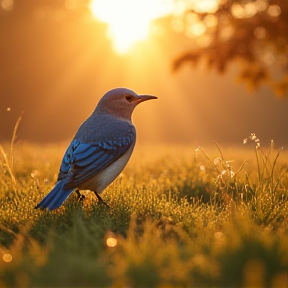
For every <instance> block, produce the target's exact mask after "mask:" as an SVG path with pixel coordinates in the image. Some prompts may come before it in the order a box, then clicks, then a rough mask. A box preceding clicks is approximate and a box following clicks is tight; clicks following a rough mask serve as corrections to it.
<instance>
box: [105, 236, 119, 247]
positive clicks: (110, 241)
mask: <svg viewBox="0 0 288 288" xmlns="http://www.w3.org/2000/svg"><path fill="white" fill-rule="evenodd" d="M106 245H107V246H108V247H115V246H116V245H117V239H116V238H114V237H109V238H107V239H106Z"/></svg>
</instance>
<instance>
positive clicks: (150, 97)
mask: <svg viewBox="0 0 288 288" xmlns="http://www.w3.org/2000/svg"><path fill="white" fill-rule="evenodd" d="M138 99H139V100H138V102H139V103H140V102H143V101H147V100H152V99H157V97H156V96H152V95H138Z"/></svg>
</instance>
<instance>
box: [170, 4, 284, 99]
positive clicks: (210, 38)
mask: <svg viewBox="0 0 288 288" xmlns="http://www.w3.org/2000/svg"><path fill="white" fill-rule="evenodd" d="M200 2H201V1H198V3H200ZM210 2H211V1H210ZM195 20H197V21H195ZM174 21H176V24H175V25H179V23H180V24H181V21H182V25H184V27H185V31H186V34H188V35H189V31H190V34H193V35H194V38H195V40H196V43H197V46H195V47H196V48H195V49H192V50H190V51H187V52H185V53H184V54H183V55H180V56H179V57H178V58H177V59H176V60H175V62H174V68H175V70H177V69H179V67H181V66H182V65H183V64H184V63H187V62H188V63H192V64H194V65H196V64H198V63H199V61H200V60H201V59H204V60H206V63H207V65H208V67H209V68H215V69H217V70H218V71H219V72H220V73H223V72H225V71H226V69H227V66H228V65H229V64H230V63H231V62H235V61H236V62H237V63H238V64H239V65H238V66H239V79H240V80H241V81H242V82H244V83H245V84H246V86H247V88H248V89H257V88H259V86H261V85H268V86H270V87H271V88H272V89H273V90H274V91H275V92H276V93H277V95H279V96H281V97H288V93H287V92H288V1H283V0H282V1H281V0H279V1H278V0H254V1H253V0H250V1H247V0H238V1H235V0H224V1H222V2H221V3H219V4H218V5H217V6H216V5H215V7H214V8H213V7H212V8H211V10H210V11H209V12H207V11H204V10H203V9H202V8H201V6H199V5H198V6H197V1H195V2H194V4H192V5H190V6H188V5H187V2H186V9H185V11H184V12H183V13H182V14H181V13H180V14H179V15H178V16H177V17H176V18H175V19H174ZM177 21H178V22H179V23H178V24H177Z"/></svg>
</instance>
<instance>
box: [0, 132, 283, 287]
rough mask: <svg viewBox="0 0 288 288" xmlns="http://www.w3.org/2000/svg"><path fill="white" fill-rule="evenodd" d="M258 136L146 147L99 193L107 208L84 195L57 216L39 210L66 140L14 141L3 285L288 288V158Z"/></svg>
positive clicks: (8, 154) (4, 177)
mask: <svg viewBox="0 0 288 288" xmlns="http://www.w3.org/2000/svg"><path fill="white" fill-rule="evenodd" d="M14 134H16V132H15V131H14ZM254 136H255V135H254ZM254 136H253V134H251V136H250V137H249V138H248V139H247V141H246V142H249V143H247V144H246V145H245V146H244V145H243V148H241V149H240V148H231V147H230V148H229V147H228V148H220V147H219V146H218V145H217V144H216V143H215V144H216V145H215V146H214V147H210V148H207V149H202V148H198V149H196V151H195V148H194V147H184V146H170V147H169V146H153V147H151V146H141V145H138V146H137V148H136V151H135V152H134V154H133V157H132V159H131V161H130V162H129V164H128V166H127V167H126V169H125V170H124V172H123V173H122V174H121V175H120V176H119V177H118V178H117V179H116V180H115V181H114V183H112V184H111V185H110V186H109V187H108V188H107V189H106V191H105V192H104V193H103V194H102V195H103V199H104V200H105V201H106V202H107V203H109V205H110V209H109V208H107V207H106V206H104V205H101V204H99V203H98V202H97V199H96V198H95V197H94V195H93V193H89V192H87V193H86V198H85V200H84V202H81V203H80V202H79V201H78V200H77V197H76V195H71V196H70V198H69V199H68V200H67V201H66V202H65V204H64V205H63V206H61V207H60V208H59V209H57V210H55V211H52V212H48V211H41V210H35V209H34V206H35V205H36V204H37V203H38V201H39V200H40V199H41V198H42V197H43V196H44V195H46V194H47V193H48V192H49V191H50V189H51V188H52V187H53V184H54V182H55V180H56V178H57V173H58V168H59V163H60V161H61V158H62V155H63V153H64V151H65V148H66V145H56V144H55V145H52V144H51V145H46V146H43V145H41V146H40V145H35V144H27V143H26V144H25V143H21V142H19V143H17V142H16V143H15V138H14V137H13V141H12V143H11V144H10V145H8V144H6V145H4V144H3V145H2V146H1V147H0V209H1V210H0V211H1V212H0V213H1V214H0V217H1V221H0V287H21V288H22V287H23V288H25V287H287V286H288V217H287V216H288V215H287V214H288V199H287V196H288V173H287V168H288V163H287V159H288V158H287V152H285V150H284V151H282V150H281V149H276V148H275V147H274V143H272V142H271V144H270V146H269V147H268V148H266V149H265V148H262V146H260V142H259V140H258V139H257V137H256V136H255V137H254ZM256 140H257V141H256ZM247 145H248V146H247ZM151 148H153V149H151ZM144 155H145V156H144Z"/></svg>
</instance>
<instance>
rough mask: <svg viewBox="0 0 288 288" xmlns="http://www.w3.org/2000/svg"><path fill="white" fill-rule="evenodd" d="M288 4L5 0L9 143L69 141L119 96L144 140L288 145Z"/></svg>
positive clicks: (1, 118) (3, 135)
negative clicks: (117, 92)
mask: <svg viewBox="0 0 288 288" xmlns="http://www.w3.org/2000/svg"><path fill="white" fill-rule="evenodd" d="M287 5H288V4H286V1H268V0H255V1H247V0H245V1H240V0H239V1H232V0H230V1H229V0H224V1H223V0H222V1H221V0H203V1H196V0H178V1H177V0H174V1H173V0H166V1H165V0H164V1H161V0H145V1H144V0H123V1H116V0H90V1H88V0H79V1H77V0H25V1H23V0H0V141H9V140H11V137H12V133H13V128H14V126H15V123H16V121H17V119H18V118H19V117H20V115H21V113H22V111H24V113H23V115H22V120H21V123H20V126H19V129H18V133H17V134H18V139H21V140H24V141H32V142H39V143H47V142H60V141H67V140H70V139H71V138H72V137H73V135H74V133H75V132H76V130H77V128H78V127H79V125H80V124H81V123H82V122H83V121H84V120H85V119H86V118H87V117H88V116H89V115H90V113H92V111H93V110H94V108H95V106H96V104H97V102H98V101H99V99H100V98H101V97H102V95H103V94H104V93H105V92H106V91H108V90H110V89H112V88H115V87H127V88H130V89H132V90H134V91H135V92H136V93H139V94H152V95H156V96H158V98H159V99H158V100H157V101H153V102H147V103H144V104H142V105H141V106H140V107H138V108H137V109H136V110H135V112H134V116H133V120H134V124H135V125H136V126H137V130H138V141H140V142H142V143H152V144H153V143H163V142H164V143H188V144H190V143H191V145H192V146H193V145H195V146H198V145H204V144H207V143H208V144H209V143H210V144H211V143H212V141H213V140H215V141H216V142H217V143H219V144H220V145H221V144H239V145H241V144H242V142H243V139H244V138H247V137H248V136H249V135H250V133H251V132H253V133H255V134H256V135H257V137H259V138H260V140H261V143H263V144H264V143H267V144H269V142H270V140H271V139H273V140H274V141H275V143H276V145H277V146H282V145H286V144H288V132H287V128H286V127H287V124H288V99H287V95H288V94H287V87H288V77H287V75H288V72H287V69H288V64H287V59H288V44H287V41H288V40H287V38H288V36H287V31H288V24H287V21H288V6H287Z"/></svg>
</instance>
